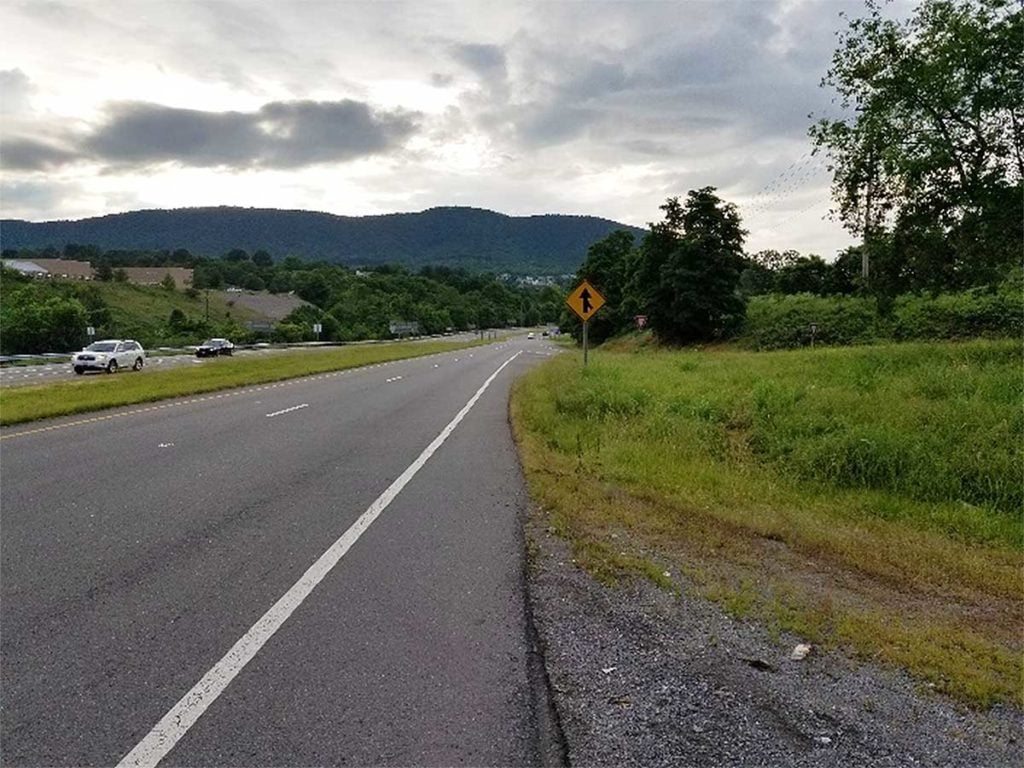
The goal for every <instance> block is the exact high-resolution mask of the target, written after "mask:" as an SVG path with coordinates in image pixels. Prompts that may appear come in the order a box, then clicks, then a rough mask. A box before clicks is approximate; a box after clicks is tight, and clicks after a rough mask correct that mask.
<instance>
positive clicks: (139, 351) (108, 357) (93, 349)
mask: <svg viewBox="0 0 1024 768" xmlns="http://www.w3.org/2000/svg"><path fill="white" fill-rule="evenodd" d="M145 363H146V351H145V350H144V349H143V348H142V345H141V344H139V342H137V341H134V340H132V339H104V340H103V341H94V342H93V343H92V344H90V345H89V346H88V347H86V348H85V349H83V350H82V351H81V352H76V353H75V354H73V355H72V356H71V368H72V369H73V370H74V372H75V373H77V374H79V375H81V374H83V373H85V372H86V371H106V372H107V373H116V372H117V371H118V369H120V368H131V369H132V370H133V371H140V370H142V366H143V365H145Z"/></svg>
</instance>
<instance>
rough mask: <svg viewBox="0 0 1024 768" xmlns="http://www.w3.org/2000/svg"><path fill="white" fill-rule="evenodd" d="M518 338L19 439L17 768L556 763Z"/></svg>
mask: <svg viewBox="0 0 1024 768" xmlns="http://www.w3.org/2000/svg"><path fill="white" fill-rule="evenodd" d="M554 352H555V350H554V349H553V348H552V347H550V346H549V345H548V344H547V342H546V341H542V340H540V339H537V340H529V341H528V340H526V339H525V338H523V337H517V338H516V339H514V340H512V341H506V342H501V343H496V344H492V345H489V346H486V347H478V348H474V349H469V350H460V351H456V352H446V353H443V354H439V355H434V356H430V357H424V358H417V359H414V360H407V361H399V362H393V363H388V364H382V365H378V366H372V367H368V368H363V369H354V370H349V371H344V372H337V373H330V374H324V375H318V376H314V377H309V378H305V379H297V380H292V381H287V382H280V383H277V384H271V385H262V386H257V387H250V388H246V389H242V390H231V391H228V392H223V393H217V394H214V395H209V396H204V397H202V398H193V399H188V400H178V401H169V402H166V403H161V404H158V405H154V406H148V407H146V408H125V409H120V410H115V411H110V412H104V413H102V414H99V415H97V416H95V417H90V418H88V419H83V418H81V417H78V418H75V417H70V418H67V419H60V420H52V421H49V422H41V423H35V424H26V425H21V426H19V427H15V428H10V429H5V430H2V431H0V457H2V464H3V482H2V484H0V509H2V518H0V520H2V527H3V536H2V537H0V555H2V563H3V579H2V581H0V590H2V599H0V625H2V627H3V631H2V634H0V655H2V658H3V665H2V667H0V681H2V689H3V703H2V721H0V754H2V755H3V762H4V764H5V765H10V766H20V765H44V764H45V765H55V766H64V765H67V766H70V765H116V764H119V763H122V764H125V765H128V764H140V765H144V764H155V763H156V762H159V763H160V764H161V765H168V766H170V765H228V764H231V765H253V766H261V765H265V766H292V765H294V766H299V765H341V764H403V765H413V764H416V765H422V764H445V765H452V764H476V765H484V764H516V765H529V764H539V763H542V762H549V761H550V760H552V759H557V757H558V755H557V750H555V751H552V750H553V749H554V748H555V744H554V739H553V738H552V737H551V733H552V731H551V723H550V722H549V721H548V718H547V703H546V700H545V698H544V691H543V686H542V685H539V684H538V680H537V676H536V669H535V659H534V653H533V646H532V640H531V636H530V631H529V622H528V616H527V611H526V608H525V605H526V603H525V599H524V594H523V546H522V533H521V519H522V516H523V514H524V511H525V508H526V503H527V500H526V494H525V490H524V487H523V482H522V477H521V475H520V471H519V466H518V461H517V459H516V455H515V450H514V447H513V445H512V442H511V438H510V435H509V430H508V424H507V400H508V391H509V385H510V383H511V381H512V380H513V379H514V378H515V377H516V376H517V375H518V374H519V373H521V372H522V371H524V370H525V369H527V368H528V367H529V366H531V365H533V364H535V363H536V362H538V361H541V360H543V359H545V357H546V356H548V355H550V354H554Z"/></svg>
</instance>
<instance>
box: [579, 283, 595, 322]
mask: <svg viewBox="0 0 1024 768" xmlns="http://www.w3.org/2000/svg"><path fill="white" fill-rule="evenodd" d="M580 299H581V300H582V301H583V314H584V315H589V314H590V310H591V309H592V306H591V304H590V291H588V290H587V289H586V288H584V289H583V292H582V293H580Z"/></svg>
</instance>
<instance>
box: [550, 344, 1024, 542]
mask: <svg viewBox="0 0 1024 768" xmlns="http://www.w3.org/2000/svg"><path fill="white" fill-rule="evenodd" d="M594 358H595V359H594V362H593V364H592V365H591V366H590V367H588V368H587V369H586V370H584V371H576V370H573V363H572V362H570V361H569V360H568V359H566V360H560V361H558V362H556V363H554V364H553V366H552V367H551V368H550V369H549V370H548V371H546V372H545V373H544V374H538V376H537V378H538V380H539V381H538V383H540V382H541V381H542V382H543V384H542V386H547V387H550V390H549V391H550V393H551V395H552V401H551V402H552V406H551V407H552V410H553V414H550V415H551V416H555V417H557V419H558V421H557V422H551V423H549V424H546V425H544V426H543V428H544V429H545V431H546V432H548V434H549V439H550V440H552V441H553V445H554V446H557V448H558V449H560V450H563V451H570V452H571V451H574V450H576V448H577V445H576V436H577V435H578V436H580V439H582V440H584V442H585V443H586V444H587V446H588V449H589V448H592V447H593V446H594V444H595V441H598V440H599V441H601V450H600V452H599V453H598V454H595V458H596V459H598V460H607V458H608V457H609V455H614V456H615V457H616V458H617V459H620V460H621V461H622V465H621V466H619V464H618V463H617V462H616V464H615V467H616V468H615V470H614V471H615V472H618V473H634V472H635V473H636V474H637V475H638V476H641V477H645V478H648V479H649V480H651V481H653V482H656V483H658V482H662V481H663V482H665V483H668V484H669V485H671V484H672V483H673V482H674V481H675V478H676V474H677V473H676V472H674V471H673V467H674V466H679V465H680V462H695V461H697V462H704V463H715V462H719V461H723V462H725V463H726V466H727V468H728V469H727V471H731V472H740V473H743V474H744V475H746V476H747V477H748V478H749V482H755V481H754V479H753V477H752V476H753V475H756V476H757V477H758V478H759V481H758V482H762V483H764V482H769V481H770V480H772V479H774V480H777V481H784V482H786V483H789V484H791V485H792V486H794V487H803V488H804V489H805V490H806V491H807V492H810V493H816V494H828V493H830V492H833V491H846V490H848V489H856V490H861V491H877V492H880V494H881V495H876V496H872V495H866V496H860V497H858V498H859V499H860V502H859V503H858V504H856V505H855V506H856V509H857V513H856V514H858V515H872V516H877V517H881V518H885V519H900V520H903V521H905V522H907V523H908V524H910V525H912V526H915V527H926V528H932V529H936V530H939V531H941V532H942V533H945V534H948V535H951V536H956V537H958V538H961V539H963V540H964V541H968V542H975V543H986V544H1002V545H1006V546H1013V547H1015V548H1021V547H1022V545H1024V537H1022V525H1021V521H1020V515H1021V512H1022V509H1024V495H1022V494H1024V489H1022V479H1024V474H1022V472H1024V409H1022V403H1024V376H1022V370H1024V368H1022V365H1024V355H1022V350H1021V347H1020V345H1019V344H1017V343H1014V342H974V343H965V344H907V345H887V346H884V347H864V348H852V349H851V348H846V349H836V348H829V349H820V350H814V351H810V350H808V351H793V352H774V353H760V354H759V353H748V352H714V353H699V352H677V353H670V352H663V353H654V354H649V355H645V356H636V355H614V354H612V355H609V354H601V353H598V354H597V355H595V356H594ZM548 377H550V378H548ZM556 382H564V383H563V384H562V385H560V386H555V384H556ZM659 478H660V480H659Z"/></svg>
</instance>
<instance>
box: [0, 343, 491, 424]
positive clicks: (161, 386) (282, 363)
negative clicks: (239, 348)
mask: <svg viewBox="0 0 1024 768" xmlns="http://www.w3.org/2000/svg"><path fill="white" fill-rule="evenodd" d="M489 343H491V342H490V341H467V342H457V341H419V342H407V343H397V344H366V345H362V344H361V345H353V346H345V347H325V348H321V349H308V350H301V351H295V352H283V353H281V354H275V355H267V356H260V357H254V356H249V355H239V356H237V357H230V358H218V359H216V360H212V361H210V364H207V365H198V366H194V367H181V368H174V369H170V370H166V371H159V372H153V371H147V372H145V373H144V374H134V373H131V372H125V373H118V374H116V375H114V376H107V375H102V376H87V377H84V378H82V379H76V380H74V381H62V382H56V383H52V384H44V385H41V386H29V387H10V388H6V389H3V390H0V425H10V424H20V423H22V422H26V421H35V420H37V419H45V418H51V417H54V416H67V415H70V414H75V413H86V412H88V411H99V410H103V409H105V408H114V407H118V406H123V405H134V404H136V403H149V402H153V401H154V400H166V399H168V398H172V397H184V396H188V395H197V394H200V393H203V392H214V391H217V390H221V389H231V388H233V387H246V386H251V385H253V384H265V383H267V382H272V381H282V380H284V379H295V378H299V377H301V376H312V375H314V374H318V373H326V372H328V371H340V370H345V369H347V368H359V367H361V366H364V365H372V364H374V363H384V362H388V361H390V360H401V359H405V358H411V357H422V356H423V355H432V354H435V353H438V352H448V351H451V350H455V349H464V348H466V347H475V346H480V345H481V344H489Z"/></svg>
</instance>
